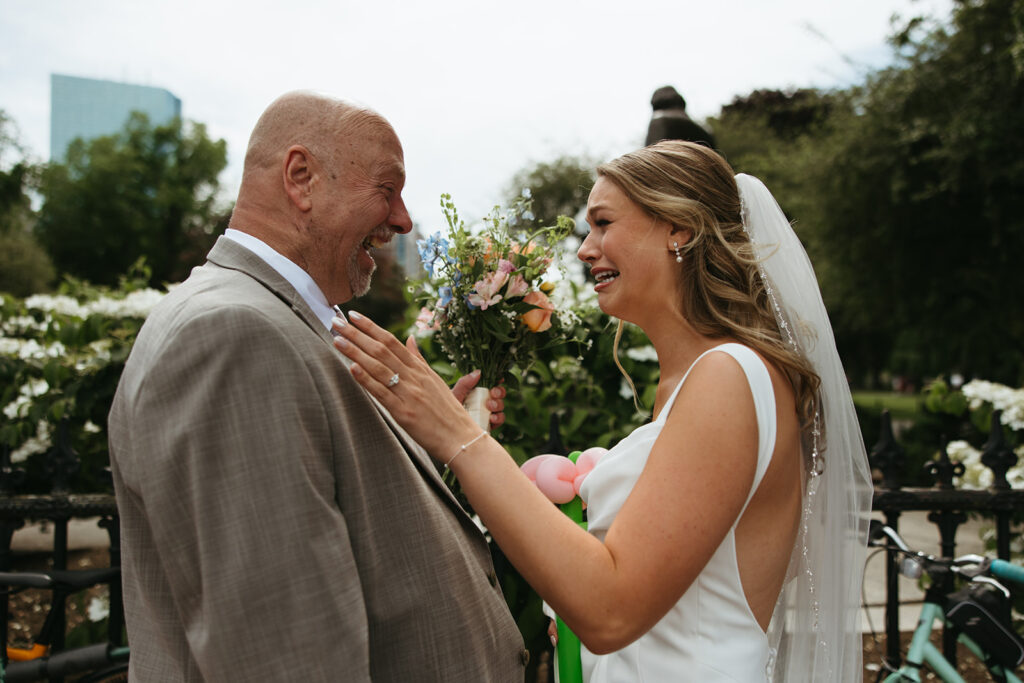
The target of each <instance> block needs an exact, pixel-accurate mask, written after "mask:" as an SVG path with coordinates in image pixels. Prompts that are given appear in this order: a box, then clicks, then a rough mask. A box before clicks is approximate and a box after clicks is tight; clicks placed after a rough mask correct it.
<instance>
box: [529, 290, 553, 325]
mask: <svg viewBox="0 0 1024 683" xmlns="http://www.w3.org/2000/svg"><path fill="white" fill-rule="evenodd" d="M523 301H524V302H526V303H528V304H532V305H534V306H536V307H537V308H534V309H531V310H529V311H527V312H526V313H523V316H522V320H523V324H524V325H526V326H527V327H529V328H530V331H531V332H543V331H544V330H546V329H548V328H550V327H551V313H552V312H553V311H554V310H555V305H554V304H553V303H551V299H549V298H548V297H547V295H546V294H544V292H538V291H536V290H535V291H532V292H530V293H529V294H527V295H526V296H524V297H523Z"/></svg>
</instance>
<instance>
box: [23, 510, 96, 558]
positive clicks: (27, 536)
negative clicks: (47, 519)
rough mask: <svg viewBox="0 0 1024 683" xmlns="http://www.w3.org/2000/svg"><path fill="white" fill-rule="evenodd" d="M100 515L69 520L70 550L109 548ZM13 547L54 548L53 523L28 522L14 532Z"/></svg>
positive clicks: (28, 550)
mask: <svg viewBox="0 0 1024 683" xmlns="http://www.w3.org/2000/svg"><path fill="white" fill-rule="evenodd" d="M99 519H100V518H99V517H93V518H88V519H72V520H71V521H69V522H68V550H91V549H93V548H107V547H109V546H110V537H109V536H108V535H107V530H106V529H103V528H101V527H100V526H99V525H98V524H97V522H99ZM11 549H12V550H13V551H14V552H19V553H46V552H51V551H52V550H53V523H37V524H26V525H25V526H24V527H22V528H21V529H18V530H17V531H15V532H14V537H13V538H12V539H11Z"/></svg>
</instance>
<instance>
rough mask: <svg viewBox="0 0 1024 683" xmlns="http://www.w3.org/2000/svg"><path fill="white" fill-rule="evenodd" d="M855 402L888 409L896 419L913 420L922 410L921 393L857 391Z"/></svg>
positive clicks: (867, 406) (854, 393) (868, 406)
mask: <svg viewBox="0 0 1024 683" xmlns="http://www.w3.org/2000/svg"><path fill="white" fill-rule="evenodd" d="M853 402H854V403H855V404H856V405H857V406H858V407H860V408H867V409H871V410H882V409H887V410H888V411H889V414H890V415H892V418H893V419H894V420H913V419H914V418H915V417H917V416H918V415H919V414H920V412H921V402H922V398H921V396H920V395H919V394H898V393H896V392H892V391H855V392H853Z"/></svg>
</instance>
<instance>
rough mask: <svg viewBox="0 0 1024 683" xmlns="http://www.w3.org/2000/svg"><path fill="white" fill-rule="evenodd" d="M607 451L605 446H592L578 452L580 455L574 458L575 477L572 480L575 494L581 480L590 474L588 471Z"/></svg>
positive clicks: (581, 484)
mask: <svg viewBox="0 0 1024 683" xmlns="http://www.w3.org/2000/svg"><path fill="white" fill-rule="evenodd" d="M607 452H608V449H607V448H601V447H600V446H594V447H593V448H588V449H587V450H585V451H583V452H582V453H580V456H579V457H578V458H576V478H575V479H574V480H573V488H574V489H575V490H576V493H577V495H578V494H579V492H580V487H581V486H583V481H584V480H585V479H586V478H587V475H588V474H590V471H591V470H593V469H594V467H596V466H597V463H599V462H601V458H603V457H604V454H605V453H607Z"/></svg>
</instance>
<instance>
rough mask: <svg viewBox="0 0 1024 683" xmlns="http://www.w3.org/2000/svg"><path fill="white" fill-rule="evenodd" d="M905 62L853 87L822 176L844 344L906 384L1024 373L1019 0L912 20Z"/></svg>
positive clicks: (897, 41) (988, 1)
mask: <svg viewBox="0 0 1024 683" xmlns="http://www.w3.org/2000/svg"><path fill="white" fill-rule="evenodd" d="M893 43H894V45H895V46H896V47H897V49H899V50H900V54H901V55H902V61H901V62H900V63H899V64H897V65H896V66H894V67H892V68H889V69H886V70H883V71H881V72H878V73H877V74H875V75H874V76H873V77H872V78H871V79H869V81H868V82H867V84H866V85H865V86H864V87H863V88H862V89H859V90H858V91H855V92H854V93H853V96H854V97H855V99H856V108H857V110H858V115H856V116H853V117H849V118H848V120H847V125H845V126H844V127H843V128H842V130H841V132H840V133H839V134H838V136H839V137H838V140H837V144H836V145H835V146H834V147H833V148H832V149H833V150H834V156H833V158H832V159H831V161H830V164H829V169H828V171H827V172H826V173H821V174H818V175H817V176H816V177H815V178H813V179H812V182H811V184H810V188H809V189H810V191H811V192H813V193H814V194H815V195H816V196H818V197H820V198H821V200H822V201H823V202H824V206H825V207H827V214H828V220H826V221H823V222H822V224H821V226H820V230H818V231H816V233H815V239H816V240H817V242H816V244H815V245H814V246H815V248H814V252H815V255H816V256H817V257H818V259H819V260H824V261H825V262H827V264H828V265H827V268H826V276H827V279H826V281H825V282H823V289H825V290H826V291H827V292H828V297H829V299H830V300H831V302H832V303H834V304H835V308H834V315H833V322H834V324H835V325H836V330H837V336H838V337H839V339H840V343H841V344H843V343H846V344H848V345H852V346H853V347H854V348H856V347H861V348H864V347H868V346H875V347H876V348H877V347H879V346H880V347H881V348H883V349H885V350H886V351H887V353H886V354H885V357H884V358H880V359H877V360H878V362H880V363H882V364H883V365H881V367H874V368H869V369H872V370H878V369H881V368H887V369H889V370H892V371H893V372H896V373H903V374H909V375H911V376H918V377H920V376H927V375H934V374H941V373H946V372H952V371H959V372H962V373H963V374H965V375H967V376H968V377H970V376H982V377H985V378H987V379H992V380H996V381H1002V382H1006V383H1010V384H1017V383H1019V382H1020V381H1021V380H1022V379H1024V297H1021V296H1020V292H1022V291H1024V268H1021V254H1022V253H1024V126H1022V125H1021V119H1020V112H1021V111H1024V61H1022V59H1021V54H1022V52H1021V46H1024V3H1022V2H1021V0H971V1H966V0H965V1H961V2H958V4H957V5H956V6H955V8H954V11H953V15H952V20H951V23H950V25H949V26H948V27H943V26H937V27H934V26H929V25H928V24H927V22H921V21H920V20H912V21H910V22H908V23H907V25H906V26H905V28H904V29H903V30H902V31H900V32H898V33H897V34H896V35H895V37H894V39H893Z"/></svg>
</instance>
